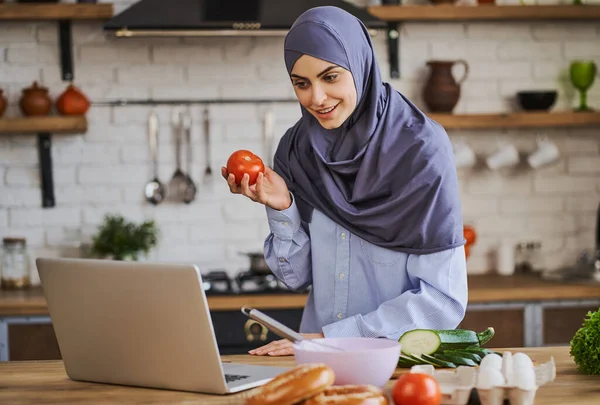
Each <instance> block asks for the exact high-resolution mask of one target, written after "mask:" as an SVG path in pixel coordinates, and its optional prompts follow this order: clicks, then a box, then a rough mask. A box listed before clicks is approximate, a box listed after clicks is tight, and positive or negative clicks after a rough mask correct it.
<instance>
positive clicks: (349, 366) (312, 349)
mask: <svg viewBox="0 0 600 405" xmlns="http://www.w3.org/2000/svg"><path fill="white" fill-rule="evenodd" d="M313 341H315V342H323V343H325V344H326V345H329V346H334V347H339V348H341V349H344V350H345V351H343V352H340V351H335V350H328V349H327V348H322V347H321V346H316V345H311V344H310V343H311V342H313ZM294 356H295V357H296V363H297V364H306V363H325V364H327V365H328V366H329V367H331V368H332V369H333V371H334V372H335V383H334V384H335V385H345V384H372V385H375V386H377V387H383V386H384V385H385V384H386V383H387V382H388V380H389V379H390V377H391V376H392V374H393V373H394V370H395V369H396V366H397V365H398V358H399V357H400V343H398V342H396V341H395V340H390V339H376V338H360V337H357V338H324V339H315V340H311V341H304V342H301V343H300V344H295V345H294Z"/></svg>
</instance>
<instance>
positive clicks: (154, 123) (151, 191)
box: [144, 111, 165, 205]
mask: <svg viewBox="0 0 600 405" xmlns="http://www.w3.org/2000/svg"><path fill="white" fill-rule="evenodd" d="M148 142H149V144H150V154H151V156H152V165H153V168H154V178H153V179H152V180H150V181H149V182H148V183H146V186H145V187H144V195H145V196H146V201H148V202H150V203H152V204H154V205H158V204H160V203H161V202H162V201H163V200H164V199H165V186H164V185H163V184H162V183H161V182H160V180H158V153H157V149H158V117H157V116H156V113H155V112H154V111H152V112H151V113H150V116H149V117H148Z"/></svg>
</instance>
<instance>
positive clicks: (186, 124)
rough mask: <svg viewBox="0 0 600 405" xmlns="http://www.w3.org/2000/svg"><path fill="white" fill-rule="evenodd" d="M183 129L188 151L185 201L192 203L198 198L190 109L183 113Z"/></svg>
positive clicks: (184, 191)
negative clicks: (193, 176)
mask: <svg viewBox="0 0 600 405" xmlns="http://www.w3.org/2000/svg"><path fill="white" fill-rule="evenodd" d="M183 131H184V133H185V143H186V145H185V148H186V152H187V170H186V175H185V186H184V189H183V197H182V198H183V202H184V203H186V204H189V203H191V202H192V201H194V199H195V198H196V184H195V183H194V181H193V180H192V177H191V173H192V117H191V115H190V113H189V111H186V112H185V113H184V115H183Z"/></svg>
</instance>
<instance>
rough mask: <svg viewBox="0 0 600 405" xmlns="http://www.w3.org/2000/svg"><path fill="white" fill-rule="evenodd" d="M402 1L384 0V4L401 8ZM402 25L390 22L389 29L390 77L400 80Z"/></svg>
mask: <svg viewBox="0 0 600 405" xmlns="http://www.w3.org/2000/svg"><path fill="white" fill-rule="evenodd" d="M400 2H401V0H383V4H387V5H395V6H399V5H400ZM399 45H400V23H398V22H394V21H389V22H388V29H387V48H388V62H389V64H390V77H391V78H392V79H399V78H400V50H399V48H398V47H399Z"/></svg>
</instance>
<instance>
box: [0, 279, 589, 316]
mask: <svg viewBox="0 0 600 405" xmlns="http://www.w3.org/2000/svg"><path fill="white" fill-rule="evenodd" d="M468 283H469V304H477V303H493V302H511V301H513V302H516V301H543V300H570V299H577V300H582V299H600V283H575V282H569V283H567V282H556V281H547V280H542V279H541V278H540V277H538V276H536V275H513V276H498V275H492V274H489V275H477V276H469V278H468ZM306 297H307V296H306V294H294V293H284V294H277V295H275V294H264V295H262V294H240V295H233V296H231V295H228V296H215V295H209V296H208V297H207V299H208V305H209V307H210V309H211V311H227V310H235V311H237V310H239V309H240V308H241V307H242V306H243V305H249V306H252V307H254V308H260V309H263V310H264V309H290V308H304V305H305V303H306ZM47 314H48V306H47V304H46V300H45V299H44V294H43V292H42V290H41V288H39V287H36V288H32V289H30V290H26V291H3V290H0V316H17V315H47Z"/></svg>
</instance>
